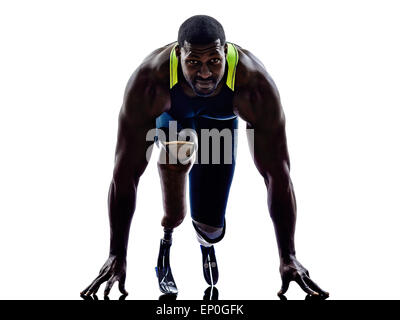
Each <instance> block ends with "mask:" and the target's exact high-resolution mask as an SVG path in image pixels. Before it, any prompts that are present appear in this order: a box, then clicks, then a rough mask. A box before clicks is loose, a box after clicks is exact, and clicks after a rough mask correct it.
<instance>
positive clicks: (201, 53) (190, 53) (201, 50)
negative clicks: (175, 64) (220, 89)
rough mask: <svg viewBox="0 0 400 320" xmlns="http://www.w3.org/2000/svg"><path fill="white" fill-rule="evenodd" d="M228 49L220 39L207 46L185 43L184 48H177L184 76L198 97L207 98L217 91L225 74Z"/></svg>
mask: <svg viewBox="0 0 400 320" xmlns="http://www.w3.org/2000/svg"><path fill="white" fill-rule="evenodd" d="M226 47H227V46H226V45H225V46H222V45H221V41H220V40H219V39H218V40H216V41H214V42H211V43H209V44H206V45H192V44H190V43H188V42H187V41H185V43H184V46H183V47H182V48H177V52H176V54H177V56H179V57H180V61H181V66H182V72H183V75H184V77H185V79H186V81H187V83H188V84H189V85H190V87H191V88H192V90H193V91H194V93H195V94H196V95H198V96H201V97H207V96H210V95H212V94H213V92H214V91H215V90H216V88H217V86H218V84H219V83H220V82H221V79H222V78H223V76H224V72H225V55H226V51H227V48H226Z"/></svg>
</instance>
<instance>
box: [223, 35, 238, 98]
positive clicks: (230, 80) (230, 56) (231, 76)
mask: <svg viewBox="0 0 400 320" xmlns="http://www.w3.org/2000/svg"><path fill="white" fill-rule="evenodd" d="M226 61H227V62H228V76H227V77H226V85H227V86H228V87H229V89H231V90H232V91H235V75H236V66H237V63H238V61H239V54H238V51H237V49H236V47H235V45H234V44H232V43H229V42H228V53H227V55H226Z"/></svg>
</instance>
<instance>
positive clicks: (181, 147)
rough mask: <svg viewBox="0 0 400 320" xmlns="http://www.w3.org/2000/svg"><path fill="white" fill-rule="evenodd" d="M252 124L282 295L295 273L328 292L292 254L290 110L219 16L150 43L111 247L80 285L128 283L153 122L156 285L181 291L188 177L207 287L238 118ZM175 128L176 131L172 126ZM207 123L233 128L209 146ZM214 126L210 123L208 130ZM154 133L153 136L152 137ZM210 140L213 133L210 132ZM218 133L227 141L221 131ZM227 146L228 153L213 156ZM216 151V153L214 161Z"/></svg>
mask: <svg viewBox="0 0 400 320" xmlns="http://www.w3.org/2000/svg"><path fill="white" fill-rule="evenodd" d="M238 116H240V117H241V118H242V119H243V120H244V121H246V123H247V129H248V138H249V143H250V146H251V148H250V149H251V150H252V156H253V159H254V162H255V165H256V167H257V169H258V171H259V172H260V174H261V175H262V177H263V178H264V181H265V184H266V187H267V191H268V207H269V212H270V216H271V218H272V221H273V223H274V227H275V233H276V239H277V243H278V248H279V255H280V273H281V278H282V288H281V290H280V291H279V293H278V294H279V295H282V294H284V293H285V292H286V291H287V289H288V287H289V282H290V281H292V280H294V281H296V282H297V283H298V284H299V285H300V287H301V288H302V289H303V290H304V291H305V292H306V293H307V294H309V295H312V296H320V297H324V298H326V297H328V295H329V294H328V293H327V292H325V291H323V290H322V289H320V288H319V287H318V285H317V284H316V283H315V282H313V281H312V280H311V279H310V277H309V273H308V271H307V270H306V269H305V268H304V267H303V266H302V265H301V264H300V262H299V261H298V260H297V258H296V252H295V245H294V233H295V222H296V202H295V196H294V191H293V186H292V182H291V179H290V175H289V167H290V163H289V156H288V150H287V144H286V134H285V118H284V114H283V110H282V107H281V103H280V99H279V94H278V91H277V88H276V87H275V84H274V83H273V81H272V79H271V78H270V77H269V75H268V73H267V72H266V70H265V68H264V66H263V65H262V63H261V62H260V61H259V60H258V59H257V58H256V57H254V56H253V55H252V54H251V53H250V52H249V51H247V50H245V49H243V48H241V47H239V46H237V45H234V44H232V43H227V42H226V41H225V34H224V30H223V28H222V26H221V24H220V23H219V22H218V21H216V20H215V19H214V18H211V17H209V16H203V15H202V16H193V17H191V18H189V19H188V20H186V21H185V22H184V23H183V24H182V25H181V27H180V29H179V32H178V42H177V43H172V44H169V45H167V46H164V47H162V48H159V49H157V50H156V51H154V52H153V53H152V54H150V56H148V57H147V58H146V59H145V60H144V62H143V63H142V64H141V65H140V66H139V68H138V69H137V70H136V71H135V72H134V74H133V75H132V77H131V79H130V80H129V82H128V85H127V88H126V92H125V96H124V103H123V106H122V108H121V112H120V116H119V130H118V142H117V147H116V157H115V168H114V173H113V179H112V182H111V186H110V191H109V201H108V203H109V219H110V229H111V240H110V255H109V258H108V260H107V261H106V263H105V264H104V266H103V268H102V269H101V270H100V274H99V276H98V277H97V278H96V279H95V280H94V281H93V282H92V283H91V284H90V285H89V286H88V287H87V288H86V289H85V290H84V291H83V292H82V293H81V294H82V295H84V296H90V295H91V294H94V293H96V292H97V290H98V289H99V287H100V285H101V284H102V283H104V282H106V281H107V284H106V288H105V291H104V294H105V296H107V295H108V294H109V292H110V290H111V287H112V286H113V284H114V283H115V281H118V282H119V289H120V291H121V293H122V294H125V295H126V294H127V292H126V290H125V277H126V254H127V246H128V236H129V228H130V224H131V219H132V216H133V213H134V210H135V203H136V193H137V187H138V183H139V179H140V176H141V175H142V174H143V172H144V170H145V168H146V166H147V163H148V153H149V150H151V146H152V143H153V140H152V138H154V136H151V135H149V133H150V132H152V129H153V128H154V127H157V136H156V137H155V138H156V140H157V144H158V145H159V146H160V148H161V152H160V158H159V160H158V169H159V174H160V181H161V187H162V191H163V205H164V217H163V219H162V226H163V227H164V237H163V238H162V239H161V244H160V253H159V258H158V261H157V267H156V273H157V277H158V280H159V285H160V290H161V291H162V292H163V293H167V294H176V293H177V292H178V290H177V286H176V284H175V281H174V279H173V277H172V272H171V268H170V264H169V250H170V247H171V244H172V232H173V230H174V229H175V228H176V227H178V226H179V225H180V224H181V223H182V221H183V220H184V217H185V214H186V205H185V203H186V201H185V198H186V194H185V189H186V188H185V186H186V177H187V176H189V190H190V209H191V216H192V219H193V226H194V228H195V231H196V234H197V236H198V239H199V242H200V244H201V246H200V247H201V251H202V256H203V271H204V277H205V279H206V281H207V282H208V283H209V284H210V285H214V284H216V282H217V281H218V268H217V262H216V257H215V250H214V246H213V245H214V244H215V243H217V242H219V241H220V240H221V239H222V238H223V236H224V233H225V226H226V224H225V208H226V204H227V200H228V194H229V189H230V185H231V182H232V178H233V173H234V168H235V150H236V148H235V146H236V139H237V136H236V130H235V129H236V128H237V122H238V119H237V117H238ZM174 126H175V128H176V129H177V131H176V132H177V133H178V135H175V131H174V130H171V128H174ZM205 129H208V130H211V131H212V132H214V136H215V132H218V133H221V132H225V133H227V135H226V136H227V137H230V139H223V143H222V144H221V145H220V146H217V147H215V146H211V147H210V146H209V145H207V143H205V142H208V140H209V138H210V135H209V136H204V135H203V131H204V130H205ZM208 132H210V131H208ZM149 136H150V139H149ZM211 138H213V137H212V136H211ZM221 140H222V139H221ZM227 147H228V150H233V151H232V152H231V153H226V152H224V155H223V161H222V163H221V161H219V162H218V161H216V162H215V161H213V160H214V155H215V154H216V153H219V154H221V150H226V148H227ZM210 159H211V160H210Z"/></svg>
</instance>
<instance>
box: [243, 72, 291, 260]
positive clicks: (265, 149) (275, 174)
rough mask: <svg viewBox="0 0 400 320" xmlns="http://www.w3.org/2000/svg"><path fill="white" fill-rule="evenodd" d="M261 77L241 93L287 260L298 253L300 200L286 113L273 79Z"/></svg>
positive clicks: (281, 249)
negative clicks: (292, 171) (293, 178)
mask: <svg viewBox="0 0 400 320" xmlns="http://www.w3.org/2000/svg"><path fill="white" fill-rule="evenodd" d="M257 77H258V81H257V84H254V86H255V87H254V88H251V87H250V88H249V89H248V90H246V91H244V92H242V93H239V97H240V98H241V99H243V100H246V101H248V104H247V108H246V110H245V111H243V112H242V113H243V114H244V117H245V118H246V120H247V129H252V130H247V133H248V140H249V144H250V147H251V148H250V149H251V152H252V156H253V160H254V163H255V165H256V167H257V169H258V171H259V172H260V174H261V175H262V177H263V178H264V182H265V185H266V187H267V192H268V208H269V213H270V216H271V218H272V221H273V223H274V227H275V233H276V239H277V243H278V249H279V255H280V258H281V259H285V260H287V259H289V258H290V256H294V255H295V245H294V232H295V224H296V200H295V195H294V190H293V185H292V182H291V179H290V173H289V171H290V162H289V154H288V150H287V143H286V133H285V117H284V114H283V110H282V107H281V103H280V99H279V95H278V92H277V90H276V88H275V86H274V85H273V83H272V80H270V79H268V78H267V77H265V76H264V75H263V74H258V75H257Z"/></svg>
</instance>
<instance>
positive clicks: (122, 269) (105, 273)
mask: <svg viewBox="0 0 400 320" xmlns="http://www.w3.org/2000/svg"><path fill="white" fill-rule="evenodd" d="M125 278H126V258H120V257H117V256H113V255H110V257H109V258H108V260H107V261H106V263H105V264H104V265H103V267H102V268H101V270H100V273H99V275H98V276H97V278H96V279H94V280H93V282H92V283H91V284H90V285H89V286H88V287H87V288H86V289H85V290H83V291H82V292H81V296H83V297H88V296H90V295H92V294H93V295H95V294H96V292H97V291H98V290H99V287H100V285H101V284H102V283H104V282H106V281H107V284H106V288H105V290H104V296H105V297H107V296H108V295H109V293H110V291H111V288H112V286H113V285H114V282H115V281H118V283H119V291H121V293H122V295H124V296H127V295H128V292H127V291H126V290H125Z"/></svg>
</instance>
